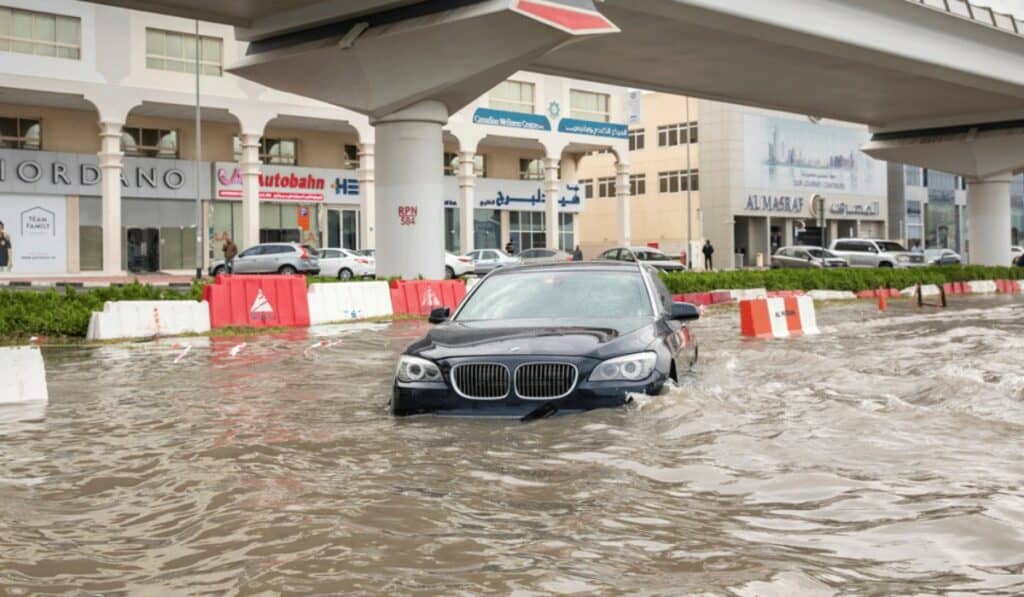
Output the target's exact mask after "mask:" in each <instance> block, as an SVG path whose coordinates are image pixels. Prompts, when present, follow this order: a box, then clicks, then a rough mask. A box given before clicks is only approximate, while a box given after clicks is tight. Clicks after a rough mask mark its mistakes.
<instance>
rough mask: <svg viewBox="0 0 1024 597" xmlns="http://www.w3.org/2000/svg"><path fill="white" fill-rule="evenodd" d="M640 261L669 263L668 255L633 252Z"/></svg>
mask: <svg viewBox="0 0 1024 597" xmlns="http://www.w3.org/2000/svg"><path fill="white" fill-rule="evenodd" d="M633 254H634V255H636V258H637V260H639V261H668V260H669V257H668V255H666V254H664V253H662V252H660V251H633Z"/></svg>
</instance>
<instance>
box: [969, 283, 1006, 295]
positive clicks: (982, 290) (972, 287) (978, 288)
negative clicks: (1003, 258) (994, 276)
mask: <svg viewBox="0 0 1024 597" xmlns="http://www.w3.org/2000/svg"><path fill="white" fill-rule="evenodd" d="M967 291H968V292H970V293H971V294H995V293H996V292H999V288H998V287H997V286H996V283H995V280H972V281H970V282H967Z"/></svg>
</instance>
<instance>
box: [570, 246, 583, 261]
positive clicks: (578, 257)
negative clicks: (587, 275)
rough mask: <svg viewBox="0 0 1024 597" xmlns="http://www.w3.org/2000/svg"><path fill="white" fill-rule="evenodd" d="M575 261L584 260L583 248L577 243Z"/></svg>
mask: <svg viewBox="0 0 1024 597" xmlns="http://www.w3.org/2000/svg"><path fill="white" fill-rule="evenodd" d="M572 260H573V261H583V249H581V248H580V246H579V245H576V250H575V251H573V252H572Z"/></svg>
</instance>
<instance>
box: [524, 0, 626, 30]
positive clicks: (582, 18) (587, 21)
mask: <svg viewBox="0 0 1024 597" xmlns="http://www.w3.org/2000/svg"><path fill="white" fill-rule="evenodd" d="M516 8H517V9H518V10H519V11H521V12H524V13H527V14H531V15H533V16H535V17H537V18H538V19H541V20H543V21H547V22H548V23H551V24H554V25H558V26H559V27H564V28H565V29H568V30H570V31H588V30H595V29H613V28H614V25H612V23H611V21H609V20H608V19H606V18H604V17H603V16H602V15H601V14H600V13H595V12H581V11H579V10H573V9H571V8H559V7H557V6H551V5H550V4H540V3H538V2H530V0H519V3H518V4H517V5H516Z"/></svg>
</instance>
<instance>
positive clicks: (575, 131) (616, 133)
mask: <svg viewBox="0 0 1024 597" xmlns="http://www.w3.org/2000/svg"><path fill="white" fill-rule="evenodd" d="M558 132H560V133H569V134H572V135H590V136H592V137H611V138H612V139H628V138H629V127H627V126H626V125H624V124H616V123H614V122H595V121H592V120H579V119H576V118H563V119H562V120H560V121H559V122H558Z"/></svg>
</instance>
